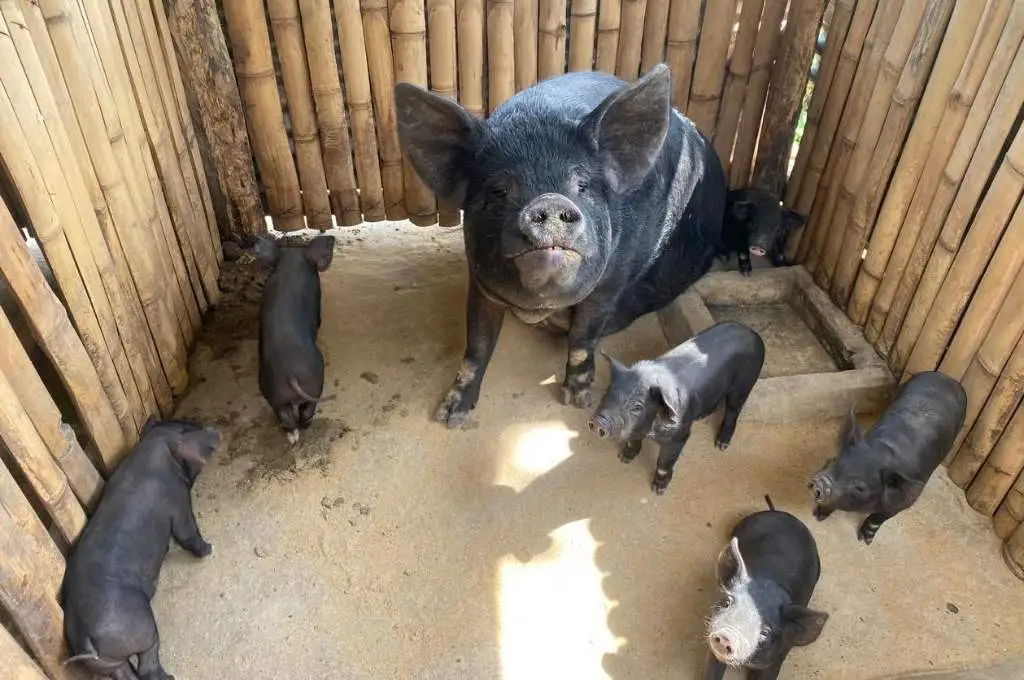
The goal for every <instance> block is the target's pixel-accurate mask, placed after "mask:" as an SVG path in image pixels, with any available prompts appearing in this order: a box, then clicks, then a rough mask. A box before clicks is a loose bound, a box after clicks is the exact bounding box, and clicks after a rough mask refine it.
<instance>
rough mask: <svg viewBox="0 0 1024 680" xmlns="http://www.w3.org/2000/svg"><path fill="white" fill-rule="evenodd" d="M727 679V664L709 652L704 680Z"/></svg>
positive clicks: (705, 662)
mask: <svg viewBox="0 0 1024 680" xmlns="http://www.w3.org/2000/svg"><path fill="white" fill-rule="evenodd" d="M724 677H725V664H724V663H722V662H721V661H719V660H718V659H716V658H715V655H714V654H712V653H711V652H708V654H707V658H706V659H705V660H704V675H702V676H701V678H702V680H722V678H724Z"/></svg>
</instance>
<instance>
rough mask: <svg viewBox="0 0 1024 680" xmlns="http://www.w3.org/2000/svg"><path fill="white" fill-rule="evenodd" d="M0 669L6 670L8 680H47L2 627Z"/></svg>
mask: <svg viewBox="0 0 1024 680" xmlns="http://www.w3.org/2000/svg"><path fill="white" fill-rule="evenodd" d="M0 667H2V668H6V669H7V672H8V673H9V674H10V675H8V679H9V680H47V677H46V675H45V674H44V673H43V670H42V669H41V668H40V667H39V666H38V665H37V664H36V662H35V661H33V660H32V657H31V656H29V655H28V653H27V652H25V650H23V649H22V648H21V645H19V644H18V643H17V642H16V641H15V640H14V638H13V637H12V636H11V634H10V633H8V632H7V629H6V628H4V627H3V626H0Z"/></svg>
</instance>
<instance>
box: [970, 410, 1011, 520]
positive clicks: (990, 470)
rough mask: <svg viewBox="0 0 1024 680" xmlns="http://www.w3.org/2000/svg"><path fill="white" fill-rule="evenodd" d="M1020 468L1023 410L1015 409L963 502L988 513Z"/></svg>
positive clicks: (1000, 498) (992, 512)
mask: <svg viewBox="0 0 1024 680" xmlns="http://www.w3.org/2000/svg"><path fill="white" fill-rule="evenodd" d="M1021 470H1024V412H1022V411H1020V409H1018V410H1017V414H1016V415H1015V416H1014V417H1013V419H1012V420H1011V421H1010V425H1009V426H1008V427H1007V428H1006V431H1005V432H1003V436H1002V437H1000V438H999V443H998V444H996V446H995V448H994V449H992V453H990V454H989V455H988V458H986V459H985V464H984V465H982V467H981V470H980V471H979V472H978V475H977V476H976V477H975V478H974V481H973V482H972V483H971V485H970V486H969V487H968V488H967V503H968V504H969V505H970V506H971V507H972V508H974V509H975V510H977V511H978V512H980V513H981V514H983V515H988V516H989V517H991V516H992V515H994V514H995V512H996V510H997V509H998V508H999V505H1000V503H1002V502H1003V499H1005V498H1006V494H1008V493H1009V492H1010V488H1011V487H1012V486H1013V482H1014V480H1016V479H1017V476H1018V475H1020V472H1021Z"/></svg>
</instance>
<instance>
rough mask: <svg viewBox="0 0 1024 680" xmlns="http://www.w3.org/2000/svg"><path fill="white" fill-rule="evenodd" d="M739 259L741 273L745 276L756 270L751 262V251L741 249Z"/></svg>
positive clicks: (737, 257)
mask: <svg viewBox="0 0 1024 680" xmlns="http://www.w3.org/2000/svg"><path fill="white" fill-rule="evenodd" d="M736 259H737V260H738V261H739V266H740V273H741V274H742V275H743V276H750V272H752V271H754V268H753V266H751V264H750V253H748V252H745V251H740V254H739V255H737V256H736Z"/></svg>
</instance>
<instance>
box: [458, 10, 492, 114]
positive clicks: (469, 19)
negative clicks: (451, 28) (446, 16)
mask: <svg viewBox="0 0 1024 680" xmlns="http://www.w3.org/2000/svg"><path fill="white" fill-rule="evenodd" d="M455 11H456V12H457V13H458V26H457V27H456V30H457V32H458V36H459V49H458V55H459V103H460V104H462V105H463V106H464V107H466V110H467V111H469V112H470V113H472V114H474V115H476V116H480V117H483V116H484V115H485V114H486V113H487V105H486V102H485V101H484V3H483V0H455Z"/></svg>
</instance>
